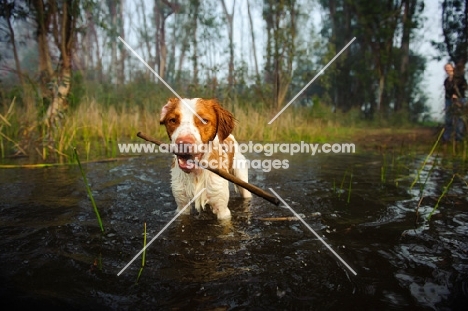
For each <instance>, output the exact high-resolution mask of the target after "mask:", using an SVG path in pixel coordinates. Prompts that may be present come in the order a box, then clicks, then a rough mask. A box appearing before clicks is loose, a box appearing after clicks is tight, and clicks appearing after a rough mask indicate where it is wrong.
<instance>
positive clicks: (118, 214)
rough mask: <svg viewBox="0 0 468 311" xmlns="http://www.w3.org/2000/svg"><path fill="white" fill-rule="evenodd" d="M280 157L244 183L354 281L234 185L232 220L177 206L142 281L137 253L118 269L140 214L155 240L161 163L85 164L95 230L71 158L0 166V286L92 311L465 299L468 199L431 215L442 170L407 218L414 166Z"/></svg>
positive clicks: (160, 159)
mask: <svg viewBox="0 0 468 311" xmlns="http://www.w3.org/2000/svg"><path fill="white" fill-rule="evenodd" d="M251 156H252V157H253V158H256V157H257V158H259V159H261V156H260V155H251ZM288 160H289V164H290V165H289V169H287V170H276V171H271V172H268V173H266V172H263V171H261V170H251V172H250V176H249V177H250V178H249V179H250V182H251V183H253V184H255V185H257V186H259V187H261V188H263V189H268V188H269V187H271V188H273V189H274V190H275V191H276V192H277V193H278V194H279V195H280V196H281V197H282V198H283V199H284V200H285V201H286V202H287V203H288V205H290V206H291V207H292V208H293V209H294V210H295V211H296V212H297V213H299V214H301V215H303V217H304V219H305V220H306V221H307V223H308V224H309V225H310V226H311V227H312V228H313V229H314V230H315V231H316V232H318V233H319V234H320V235H321V236H322V237H323V238H324V240H325V241H326V242H327V243H329V244H330V245H331V247H332V248H333V249H335V250H336V251H337V253H339V255H340V256H342V257H343V259H344V260H345V261H346V262H347V263H349V264H350V265H351V266H352V267H353V268H354V269H355V270H356V271H357V273H358V275H357V276H356V277H355V276H353V275H352V274H350V273H349V272H348V270H347V269H346V267H344V266H343V265H342V264H341V263H340V262H338V261H337V260H336V258H335V257H334V256H333V255H332V254H330V252H329V251H328V249H327V248H325V247H324V246H323V245H322V244H321V243H320V241H318V240H317V239H316V238H315V237H314V236H313V235H312V234H311V232H310V231H308V230H307V228H305V227H304V226H303V225H302V224H301V223H300V222H298V221H295V220H291V218H289V217H290V216H293V215H291V212H290V211H289V210H288V209H286V208H284V207H281V206H274V205H272V204H270V203H268V202H266V201H264V200H262V199H260V198H258V197H254V198H253V199H252V200H250V201H245V200H242V199H241V198H239V196H238V195H236V194H235V193H234V191H232V199H231V201H230V205H229V208H230V209H231V211H232V215H233V217H232V219H231V220H230V221H229V222H225V223H220V222H218V221H217V220H216V219H215V217H214V216H213V214H212V213H211V212H210V211H209V210H207V211H204V212H202V213H200V214H199V215H193V214H192V215H183V216H181V217H180V218H179V219H177V220H176V221H175V222H174V223H173V224H172V225H171V226H170V227H169V228H168V229H167V230H166V231H165V232H164V233H163V234H162V235H161V237H159V238H158V239H157V240H155V241H154V243H153V244H152V245H151V246H150V247H149V248H148V250H147V262H146V266H145V269H144V271H143V275H142V277H141V279H140V282H139V284H138V285H135V284H134V282H135V280H136V276H137V273H138V270H139V268H140V262H141V261H140V259H138V260H136V261H135V263H134V264H132V265H131V266H130V267H129V268H128V269H127V270H126V271H125V272H124V273H123V274H122V275H121V276H120V277H117V276H116V274H117V273H118V272H119V271H120V269H122V268H123V267H124V266H125V265H126V264H127V263H128V262H129V261H130V260H131V259H132V258H133V257H134V256H135V254H137V253H138V252H139V251H140V250H141V248H142V247H143V244H142V243H143V239H142V234H143V223H146V224H147V231H148V239H151V238H152V237H154V236H155V235H156V234H157V233H158V232H159V231H160V230H161V229H162V228H163V227H164V225H165V224H166V223H167V222H168V221H169V220H170V219H171V218H172V217H174V213H175V206H176V205H175V202H174V199H173V198H172V195H171V190H170V182H169V180H170V177H169V165H170V160H169V159H168V158H167V157H165V156H151V157H137V158H131V159H126V160H122V161H117V162H113V163H95V164H88V165H87V166H86V168H85V169H86V171H87V175H88V179H89V182H90V183H91V188H92V190H93V194H94V196H95V199H96V202H97V204H98V207H99V209H100V211H101V217H102V218H103V221H104V226H105V228H106V232H105V234H104V235H103V236H101V234H100V232H99V227H98V224H97V221H96V219H95V216H94V212H93V210H92V208H91V206H90V203H89V200H88V198H87V196H86V192H85V189H84V186H83V181H82V179H81V175H80V173H79V171H78V169H77V168H76V167H66V168H48V169H34V170H25V169H12V170H2V171H1V172H0V194H1V201H0V211H1V213H0V223H1V227H0V232H1V234H2V237H3V239H2V240H1V241H0V258H1V262H2V268H1V269H0V271H1V276H0V277H1V279H2V281H3V282H2V283H3V284H6V285H4V287H3V289H2V291H0V293H1V296H2V298H3V299H4V301H5V302H14V303H16V304H19V305H20V306H23V307H30V306H34V307H37V306H48V307H50V306H55V307H72V308H74V309H100V310H102V309H103V308H104V309H148V308H150V309H155V308H156V309H186V308H191V309H200V310H205V309H215V308H217V309H236V308H237V309H333V310H338V309H343V308H350V306H352V308H356V309H404V308H410V309H412V310H418V309H421V310H423V309H427V308H430V309H456V308H457V307H458V306H463V305H464V304H466V303H467V297H468V295H467V275H468V273H467V271H468V254H467V250H468V242H466V235H467V234H468V207H467V204H460V202H463V201H460V199H457V200H454V201H453V202H454V204H453V205H452V206H448V205H447V204H445V205H443V206H441V207H440V209H439V211H438V213H436V214H434V215H433V219H432V220H431V221H430V222H428V221H427V220H426V216H427V215H428V214H429V213H430V211H431V210H432V207H433V206H434V199H431V198H430V197H431V196H432V195H436V194H440V191H441V187H442V186H441V185H443V183H444V181H445V179H446V175H447V173H446V172H442V171H441V172H437V173H436V174H433V175H432V176H433V178H434V179H431V180H430V182H428V183H427V185H426V189H425V193H426V195H427V199H426V200H425V201H423V203H422V204H421V206H420V207H419V220H418V221H416V216H415V208H416V206H417V204H418V201H419V194H418V193H414V192H410V191H408V188H409V185H410V183H411V181H412V178H411V176H410V174H411V173H412V172H415V170H416V169H418V168H419V167H418V166H419V164H418V163H419V162H418V163H415V164H414V165H413V167H412V168H411V169H408V168H406V169H402V168H401V167H403V165H401V166H398V165H396V164H395V165H394V166H393V167H392V168H391V169H389V170H388V171H386V173H385V174H384V173H383V171H385V170H382V167H383V166H385V163H388V162H385V161H383V159H382V156H380V155H379V156H374V155H352V156H351V155H333V156H314V157H312V156H309V155H294V156H290V157H289V158H288ZM404 164H405V167H409V166H410V165H411V163H404ZM405 176H406V177H405ZM453 187H454V188H453V193H454V194H455V195H458V197H457V198H460V197H461V196H462V195H463V193H466V186H465V185H463V184H462V183H457V184H454V186H453ZM465 200H466V199H465ZM448 202H450V201H448ZM96 260H102V270H99V269H97V268H96V266H95V263H96ZM70 281H72V283H70ZM71 284H73V286H71ZM20 297H21V298H20ZM25 297H26V298H25Z"/></svg>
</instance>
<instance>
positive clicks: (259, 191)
mask: <svg viewBox="0 0 468 311" xmlns="http://www.w3.org/2000/svg"><path fill="white" fill-rule="evenodd" d="M137 136H138V137H140V138H142V139H144V140H146V141H149V142H150V143H153V144H156V145H158V146H164V145H167V144H165V143H163V142H161V141H159V140H157V139H154V138H152V137H150V136H147V135H146V134H144V133H142V132H138V134H137ZM167 149H168V150H170V148H167ZM203 168H204V169H206V170H208V171H210V172H212V173H215V174H216V175H218V176H221V177H222V178H224V179H226V180H228V181H230V182H232V183H233V184H236V185H238V186H240V187H242V188H244V189H247V190H249V191H250V192H252V193H253V194H256V195H258V196H259V197H261V198H264V199H265V200H267V201H268V202H271V203H273V204H275V205H279V203H280V201H279V200H278V198H277V197H275V196H273V195H271V194H269V193H268V192H266V191H264V190H262V189H260V188H258V187H257V186H254V185H252V184H249V183H246V182H245V181H243V180H241V179H240V178H237V177H236V176H234V175H232V174H229V173H228V172H224V171H220V170H218V169H216V168H211V167H203Z"/></svg>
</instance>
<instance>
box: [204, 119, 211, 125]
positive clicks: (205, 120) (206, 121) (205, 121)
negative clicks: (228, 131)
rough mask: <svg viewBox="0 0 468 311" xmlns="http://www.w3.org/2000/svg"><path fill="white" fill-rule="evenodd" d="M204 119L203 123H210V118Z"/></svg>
mask: <svg viewBox="0 0 468 311" xmlns="http://www.w3.org/2000/svg"><path fill="white" fill-rule="evenodd" d="M202 120H203V123H205V124H208V123H210V120H208V119H204V118H202Z"/></svg>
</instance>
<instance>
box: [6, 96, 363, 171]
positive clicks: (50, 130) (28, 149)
mask: <svg viewBox="0 0 468 311" xmlns="http://www.w3.org/2000/svg"><path fill="white" fill-rule="evenodd" d="M100 100H101V101H100V102H98V100H97V99H95V98H91V97H90V98H87V97H83V99H82V100H81V102H80V104H78V105H75V106H73V107H70V108H69V110H68V111H67V114H66V116H65V117H64V118H62V119H60V121H59V127H48V126H46V125H45V124H44V122H43V121H42V117H41V115H42V111H43V110H44V107H42V106H41V105H38V106H36V105H35V104H33V103H27V104H25V103H23V104H22V105H18V104H15V101H14V100H13V101H11V102H10V103H9V104H8V105H7V104H5V103H3V110H2V106H0V114H1V115H2V117H0V148H1V151H0V155H1V157H2V158H6V157H7V156H11V155H22V156H26V157H27V158H28V161H29V163H31V162H33V163H38V162H49V163H50V162H59V163H67V162H73V155H72V154H70V152H68V150H71V148H72V147H73V146H76V147H77V148H78V149H79V150H84V152H83V154H84V155H86V161H90V160H92V159H96V158H102V157H107V158H108V157H116V156H118V155H119V154H118V148H117V144H118V143H119V142H141V141H140V140H139V139H138V138H137V137H136V134H137V133H138V132H140V131H142V132H145V133H149V134H151V135H152V136H153V137H157V138H159V139H161V140H165V139H167V134H166V132H165V129H164V127H163V126H161V125H160V124H159V116H160V109H161V107H162V106H163V105H164V103H165V101H163V100H158V101H156V98H155V100H154V101H151V99H145V100H144V101H143V102H138V101H137V100H134V99H133V100H130V102H129V103H126V104H122V103H120V104H117V103H116V104H111V103H110V102H112V101H113V100H115V98H106V99H103V98H100ZM154 102H157V103H158V104H155V103H154ZM224 106H225V108H227V109H228V110H230V111H231V112H232V113H233V115H234V116H235V118H236V119H237V126H236V127H235V129H234V132H233V134H234V135H235V136H236V138H237V140H238V141H249V140H252V141H260V142H268V141H281V142H292V141H301V140H303V141H310V142H312V141H313V142H330V141H333V140H343V139H350V138H351V137H352V135H353V133H355V132H356V131H355V129H354V128H352V127H343V126H342V124H349V123H350V122H349V120H348V119H349V118H350V116H349V115H346V114H344V113H331V112H326V110H325V109H321V110H318V108H317V109H315V110H314V109H311V108H310V107H302V106H297V107H294V105H292V106H291V107H289V108H288V109H287V110H286V111H285V112H284V113H283V114H282V115H281V117H279V118H277V119H276V120H275V121H274V122H273V123H272V124H271V125H268V122H269V121H270V120H271V118H272V117H273V116H274V115H275V114H276V111H273V110H271V109H266V108H263V107H260V106H259V107H253V106H251V105H247V104H242V105H236V104H234V103H230V104H226V105H224ZM317 110H318V112H317ZM3 119H5V120H3ZM5 121H6V122H5Z"/></svg>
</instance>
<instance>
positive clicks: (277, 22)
mask: <svg viewBox="0 0 468 311" xmlns="http://www.w3.org/2000/svg"><path fill="white" fill-rule="evenodd" d="M298 11H299V10H298V5H297V4H296V1H295V0H280V1H276V0H264V6H263V19H264V20H265V22H266V31H267V42H266V55H265V58H266V62H265V74H266V77H265V82H266V83H271V84H273V94H274V98H273V105H272V106H273V107H274V108H275V109H280V108H281V107H282V105H283V102H284V99H285V97H286V94H287V92H288V88H289V85H290V83H291V80H292V69H293V61H294V56H295V50H296V38H297V31H298V30H297V18H298Z"/></svg>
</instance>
